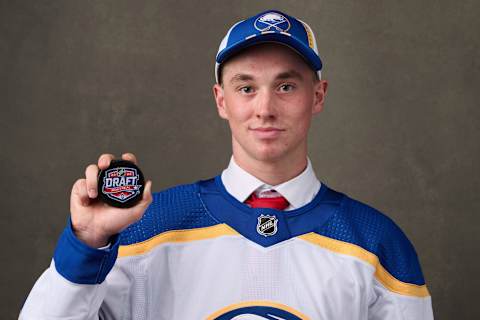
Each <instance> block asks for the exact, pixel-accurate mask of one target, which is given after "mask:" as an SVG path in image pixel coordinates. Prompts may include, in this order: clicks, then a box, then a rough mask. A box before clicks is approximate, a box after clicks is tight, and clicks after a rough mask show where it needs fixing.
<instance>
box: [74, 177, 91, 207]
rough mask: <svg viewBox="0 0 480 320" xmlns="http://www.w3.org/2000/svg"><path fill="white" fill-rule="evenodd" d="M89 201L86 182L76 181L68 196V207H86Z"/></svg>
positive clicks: (83, 180)
mask: <svg viewBox="0 0 480 320" xmlns="http://www.w3.org/2000/svg"><path fill="white" fill-rule="evenodd" d="M89 203H90V199H89V197H88V193H87V181H86V180H85V179H78V180H77V181H75V183H74V184H73V187H72V193H71V195H70V206H73V205H81V206H84V207H85V206H88V204H89Z"/></svg>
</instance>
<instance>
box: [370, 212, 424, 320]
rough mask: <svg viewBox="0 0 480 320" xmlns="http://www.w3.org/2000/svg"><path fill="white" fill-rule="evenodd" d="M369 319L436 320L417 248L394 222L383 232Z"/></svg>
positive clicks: (379, 246)
mask: <svg viewBox="0 0 480 320" xmlns="http://www.w3.org/2000/svg"><path fill="white" fill-rule="evenodd" d="M380 234H381V241H380V243H379V244H378V248H377V255H378V259H379V260H378V265H377V266H376V271H375V277H374V283H373V286H372V288H373V294H372V301H371V303H370V306H369V317H368V319H369V320H383V319H392V320H433V311H432V301H431V297H430V293H429V292H428V289H427V286H426V284H425V280H424V277H423V274H422V270H421V267H420V263H419V260H418V257H417V254H416V252H415V248H414V247H413V245H412V244H411V242H410V241H409V240H408V238H407V237H406V235H405V234H404V233H403V232H402V230H401V229H400V228H399V227H398V226H397V225H396V224H395V223H394V222H393V221H391V220H390V219H386V220H385V223H384V227H383V228H382V229H380Z"/></svg>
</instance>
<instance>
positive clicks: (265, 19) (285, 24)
mask: <svg viewBox="0 0 480 320" xmlns="http://www.w3.org/2000/svg"><path fill="white" fill-rule="evenodd" d="M254 26H255V29H257V30H258V31H260V32H265V31H277V32H287V31H288V29H290V21H288V19H287V18H285V17H284V16H283V15H281V14H280V13H277V12H268V13H265V14H262V15H261V16H260V17H258V18H257V19H256V20H255V24H254Z"/></svg>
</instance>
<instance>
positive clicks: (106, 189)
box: [98, 160, 145, 208]
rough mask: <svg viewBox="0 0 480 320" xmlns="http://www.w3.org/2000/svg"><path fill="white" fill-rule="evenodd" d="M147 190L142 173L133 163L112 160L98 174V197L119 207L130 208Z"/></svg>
mask: <svg viewBox="0 0 480 320" xmlns="http://www.w3.org/2000/svg"><path fill="white" fill-rule="evenodd" d="M144 188H145V180H144V178H143V174H142V171H140V169H139V168H138V167H137V166H136V165H135V164H134V163H133V162H131V161H127V160H112V161H111V162H110V166H109V167H108V168H107V169H105V170H100V172H99V174H98V197H99V199H100V200H102V201H103V202H105V203H107V204H109V205H111V206H114V207H117V208H130V207H133V206H134V205H135V204H137V203H138V201H140V199H141V198H142V195H143V189H144Z"/></svg>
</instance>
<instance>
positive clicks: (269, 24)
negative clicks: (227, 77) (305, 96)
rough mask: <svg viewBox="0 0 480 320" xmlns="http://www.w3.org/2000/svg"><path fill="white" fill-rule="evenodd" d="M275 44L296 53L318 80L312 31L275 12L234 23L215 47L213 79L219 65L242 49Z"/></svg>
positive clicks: (296, 21) (316, 58)
mask: <svg viewBox="0 0 480 320" xmlns="http://www.w3.org/2000/svg"><path fill="white" fill-rule="evenodd" d="M265 42H276V43H280V44H284V45H287V46H289V47H290V48H292V49H293V50H295V51H296V52H297V53H298V54H300V56H302V57H303V59H305V61H306V62H307V63H308V65H310V67H311V68H312V69H313V70H314V71H316V72H317V74H318V78H319V79H320V78H321V70H322V60H320V57H319V55H318V49H317V42H316V40H315V35H314V34H313V31H312V29H311V28H310V26H309V25H308V24H306V23H305V22H303V21H301V20H299V19H296V18H294V17H292V16H289V15H287V14H285V13H283V12H280V11H277V10H268V11H264V12H261V13H259V14H257V15H255V16H253V17H250V18H248V19H246V20H242V21H239V22H237V23H236V24H234V25H233V26H232V27H231V28H230V29H229V30H228V32H227V35H226V36H225V37H224V38H223V40H222V42H221V43H220V47H219V48H218V53H217V57H216V63H215V79H216V81H217V83H218V82H219V80H220V79H219V77H220V75H219V71H220V65H221V64H222V63H224V62H225V61H226V60H227V59H228V58H230V57H232V56H233V55H235V54H236V53H238V52H239V51H241V50H242V49H245V48H247V47H250V46H253V45H256V44H260V43H265Z"/></svg>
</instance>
